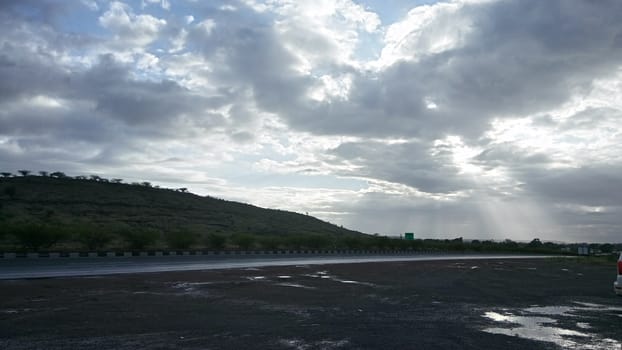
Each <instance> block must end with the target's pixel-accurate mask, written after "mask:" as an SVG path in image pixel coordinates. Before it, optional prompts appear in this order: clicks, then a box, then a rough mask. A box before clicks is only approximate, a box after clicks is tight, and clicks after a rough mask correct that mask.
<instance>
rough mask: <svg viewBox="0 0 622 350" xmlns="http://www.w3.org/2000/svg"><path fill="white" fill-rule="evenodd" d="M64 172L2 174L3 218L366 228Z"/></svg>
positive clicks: (299, 230)
mask: <svg viewBox="0 0 622 350" xmlns="http://www.w3.org/2000/svg"><path fill="white" fill-rule="evenodd" d="M59 174H62V173H51V174H49V175H48V174H44V175H42V176H33V175H27V176H11V177H2V178H0V198H1V200H2V201H1V207H0V215H1V218H0V219H2V220H5V221H7V220H8V221H19V220H30V221H37V222H57V223H64V224H71V223H75V222H86V223H89V224H93V225H98V226H101V227H112V226H118V225H122V226H126V227H130V228H133V227H139V228H148V229H152V230H156V231H160V232H167V231H171V230H172V231H175V230H180V229H184V230H190V231H193V232H196V233H200V234H204V233H218V234H223V235H232V234H241V233H248V234H254V235H290V234H297V235H300V234H303V235H304V234H322V235H360V234H361V233H360V232H357V231H352V230H348V229H345V228H342V227H340V226H337V225H334V224H331V223H328V222H325V221H322V220H319V219H317V218H315V217H312V216H308V215H303V214H298V213H294V212H289V211H284V210H274V209H265V208H260V207H256V206H253V205H250V204H244V203H239V202H233V201H227V200H222V199H217V198H212V197H209V196H206V197H202V196H198V195H195V194H192V193H188V192H187V191H186V189H184V188H182V189H164V188H156V187H152V186H151V184H150V183H148V182H143V183H134V184H124V183H121V181H120V179H113V180H106V179H103V178H100V177H97V176H91V178H90V179H89V178H87V177H78V178H70V177H67V176H64V174H62V176H55V175H59Z"/></svg>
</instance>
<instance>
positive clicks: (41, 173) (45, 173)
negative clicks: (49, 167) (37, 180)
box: [39, 171, 48, 176]
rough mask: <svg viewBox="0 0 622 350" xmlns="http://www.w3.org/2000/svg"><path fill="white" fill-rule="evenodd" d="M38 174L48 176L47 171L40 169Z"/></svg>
mask: <svg viewBox="0 0 622 350" xmlns="http://www.w3.org/2000/svg"><path fill="white" fill-rule="evenodd" d="M39 175H41V176H48V172H47V171H40V172H39Z"/></svg>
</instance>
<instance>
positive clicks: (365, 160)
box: [329, 142, 472, 193]
mask: <svg viewBox="0 0 622 350" xmlns="http://www.w3.org/2000/svg"><path fill="white" fill-rule="evenodd" d="M329 155H332V156H335V157H336V159H335V160H333V162H334V163H335V164H345V163H347V164H349V165H350V166H353V167H355V168H354V169H353V170H351V171H344V172H343V174H342V175H344V176H361V177H367V178H372V179H382V180H385V181H390V182H394V183H400V184H404V185H408V186H411V187H414V188H417V189H418V190H420V191H421V192H428V193H450V192H454V191H459V190H466V189H469V188H470V187H471V186H472V182H471V181H470V180H469V179H465V178H462V177H460V176H459V175H458V172H459V170H458V169H457V168H456V167H455V166H452V165H451V162H449V161H447V157H448V155H446V154H445V155H443V154H442V153H440V154H439V153H436V154H434V155H433V154H431V150H430V149H428V148H427V147H426V146H425V144H423V143H416V142H409V143H398V144H385V143H381V142H349V143H343V144H341V145H339V146H338V147H337V148H335V149H333V150H331V151H330V152H329Z"/></svg>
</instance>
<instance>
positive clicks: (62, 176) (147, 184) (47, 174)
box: [0, 169, 188, 193]
mask: <svg viewBox="0 0 622 350" xmlns="http://www.w3.org/2000/svg"><path fill="white" fill-rule="evenodd" d="M18 174H19V175H18ZM36 174H38V175H36ZM36 174H35V173H34V172H33V171H31V170H25V169H22V170H18V171H17V174H14V173H12V172H7V171H3V172H0V176H2V177H3V178H10V177H17V176H21V177H27V176H41V177H51V178H55V179H74V180H89V181H95V182H103V183H114V184H126V185H132V186H144V187H153V188H160V186H158V185H155V186H154V185H152V184H151V182H149V181H141V182H131V183H124V182H123V179H119V178H112V179H108V178H105V177H102V176H99V175H95V174H93V175H88V176H87V175H77V176H68V175H67V174H65V173H64V172H62V171H54V172H49V171H38V172H37V173H36ZM166 189H168V190H172V191H177V192H184V193H187V192H188V189H187V188H186V187H180V188H174V189H170V188H166Z"/></svg>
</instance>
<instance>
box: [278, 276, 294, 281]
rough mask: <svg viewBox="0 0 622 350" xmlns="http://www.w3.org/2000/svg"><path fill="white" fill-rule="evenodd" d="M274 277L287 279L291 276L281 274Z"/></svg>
mask: <svg viewBox="0 0 622 350" xmlns="http://www.w3.org/2000/svg"><path fill="white" fill-rule="evenodd" d="M276 278H278V279H282V280H287V279H290V278H292V276H287V275H282V276H276Z"/></svg>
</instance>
